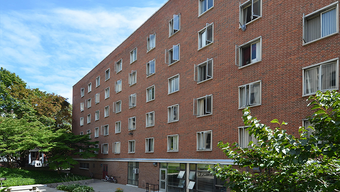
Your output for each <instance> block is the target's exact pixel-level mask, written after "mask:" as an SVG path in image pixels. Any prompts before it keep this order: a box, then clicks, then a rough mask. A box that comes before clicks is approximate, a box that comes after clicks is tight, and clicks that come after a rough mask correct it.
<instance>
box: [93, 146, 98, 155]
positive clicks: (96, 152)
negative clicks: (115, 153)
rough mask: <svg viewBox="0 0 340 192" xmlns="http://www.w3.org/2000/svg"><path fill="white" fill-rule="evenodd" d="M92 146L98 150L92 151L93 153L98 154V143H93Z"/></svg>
mask: <svg viewBox="0 0 340 192" xmlns="http://www.w3.org/2000/svg"><path fill="white" fill-rule="evenodd" d="M94 148H96V149H98V151H94V154H98V153H99V144H95V145H94Z"/></svg>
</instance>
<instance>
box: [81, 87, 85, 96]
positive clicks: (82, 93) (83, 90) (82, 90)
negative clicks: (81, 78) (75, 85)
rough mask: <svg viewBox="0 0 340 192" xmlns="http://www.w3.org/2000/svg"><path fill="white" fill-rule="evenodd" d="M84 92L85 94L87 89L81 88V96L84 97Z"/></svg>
mask: <svg viewBox="0 0 340 192" xmlns="http://www.w3.org/2000/svg"><path fill="white" fill-rule="evenodd" d="M84 94H85V89H84V88H81V89H80V97H84Z"/></svg>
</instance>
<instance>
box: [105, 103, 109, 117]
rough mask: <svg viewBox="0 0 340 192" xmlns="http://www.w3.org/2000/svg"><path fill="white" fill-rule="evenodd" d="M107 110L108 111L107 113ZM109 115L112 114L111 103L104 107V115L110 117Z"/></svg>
mask: <svg viewBox="0 0 340 192" xmlns="http://www.w3.org/2000/svg"><path fill="white" fill-rule="evenodd" d="M106 109H107V110H106ZM106 111H107V113H106ZM108 116H110V105H106V106H105V107H104V117H108Z"/></svg>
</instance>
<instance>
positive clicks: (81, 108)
mask: <svg viewBox="0 0 340 192" xmlns="http://www.w3.org/2000/svg"><path fill="white" fill-rule="evenodd" d="M84 110H85V103H84V102H81V103H80V112H83V111H84Z"/></svg>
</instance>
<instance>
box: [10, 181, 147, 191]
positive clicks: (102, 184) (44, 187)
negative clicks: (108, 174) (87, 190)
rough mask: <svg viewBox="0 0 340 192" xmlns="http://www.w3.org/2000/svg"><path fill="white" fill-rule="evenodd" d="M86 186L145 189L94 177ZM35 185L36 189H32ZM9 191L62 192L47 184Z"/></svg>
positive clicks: (109, 189) (102, 189)
mask: <svg viewBox="0 0 340 192" xmlns="http://www.w3.org/2000/svg"><path fill="white" fill-rule="evenodd" d="M86 185H87V186H90V187H93V189H94V190H95V192H114V191H116V189H117V188H121V189H123V190H124V192H145V189H142V188H137V187H133V186H128V185H122V184H118V183H110V182H104V181H102V180H97V179H94V181H93V182H92V183H88V184H86ZM33 187H36V191H34V190H32V188H33ZM10 188H11V192H38V191H39V192H44V191H46V192H62V191H60V190H57V189H55V188H52V187H47V185H42V184H37V185H23V186H15V187H10Z"/></svg>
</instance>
